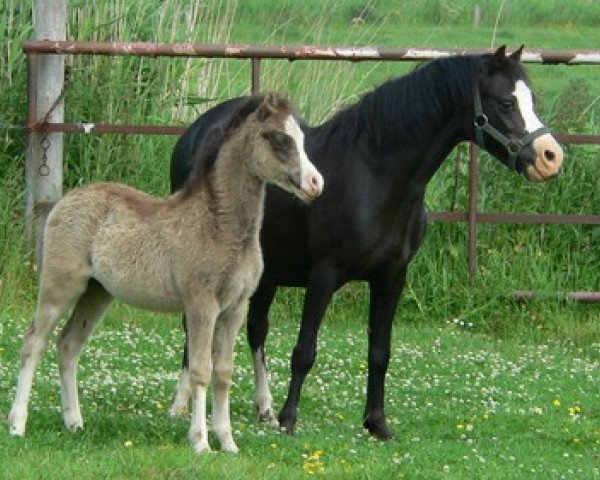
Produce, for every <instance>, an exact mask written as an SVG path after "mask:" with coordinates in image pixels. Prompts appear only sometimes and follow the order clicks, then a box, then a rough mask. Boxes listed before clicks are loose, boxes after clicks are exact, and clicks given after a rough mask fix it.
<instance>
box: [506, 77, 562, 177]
mask: <svg viewBox="0 0 600 480" xmlns="http://www.w3.org/2000/svg"><path fill="white" fill-rule="evenodd" d="M513 95H514V96H515V97H516V98H517V103H518V105H519V111H520V112H521V116H522V117H523V121H524V122H525V130H526V131H527V133H531V132H534V131H536V130H537V129H539V128H542V127H543V126H544V124H543V123H542V122H541V121H540V119H539V118H538V117H537V115H536V114H535V111H534V110H533V95H532V93H531V90H530V89H529V87H528V86H527V84H526V83H525V82H524V81H523V80H518V81H517V83H516V84H515V91H514V92H513ZM532 145H533V149H534V151H535V153H536V157H535V160H534V161H533V163H531V164H529V165H527V167H526V169H527V176H528V178H529V179H530V180H532V181H535V182H541V181H544V180H547V179H548V178H551V177H552V176H554V175H556V174H558V172H559V171H560V168H561V165H562V161H563V156H564V154H563V151H562V148H561V147H560V145H559V144H558V142H557V141H556V139H555V138H554V137H553V136H552V135H550V134H549V133H544V134H543V135H540V136H539V137H537V138H536V139H534V140H533V143H532Z"/></svg>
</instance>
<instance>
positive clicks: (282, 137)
mask: <svg viewBox="0 0 600 480" xmlns="http://www.w3.org/2000/svg"><path fill="white" fill-rule="evenodd" d="M253 115H254V117H255V122H252V123H253V127H254V126H256V132H255V134H254V139H255V141H256V144H255V145H254V149H253V159H252V161H253V164H254V168H255V171H256V172H257V174H258V175H259V177H260V178H261V179H262V180H264V181H266V182H269V183H273V184H275V185H277V186H279V187H281V188H283V189H284V190H287V191H289V192H292V193H293V194H294V195H296V196H297V197H298V198H300V199H302V200H304V201H310V200H313V199H314V198H316V197H318V196H319V195H320V194H321V192H322V190H323V177H322V176H321V174H320V173H319V171H318V170H317V169H316V168H315V166H314V165H313V164H312V163H311V162H310V160H309V159H308V156H307V155H306V152H305V150H304V133H303V132H302V130H301V129H300V126H299V125H298V122H297V121H296V119H295V117H294V114H293V111H292V109H291V106H290V103H289V102H288V100H286V99H285V98H283V97H281V96H279V95H277V94H274V93H267V94H266V95H265V96H264V100H263V101H262V103H261V104H260V105H259V106H258V108H257V109H256V112H255V113H254V114H253Z"/></svg>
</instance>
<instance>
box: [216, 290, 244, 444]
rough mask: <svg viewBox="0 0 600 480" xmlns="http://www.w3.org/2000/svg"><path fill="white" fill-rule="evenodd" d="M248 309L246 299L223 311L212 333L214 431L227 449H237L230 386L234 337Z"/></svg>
mask: <svg viewBox="0 0 600 480" xmlns="http://www.w3.org/2000/svg"><path fill="white" fill-rule="evenodd" d="M247 311H248V300H247V299H245V300H244V301H242V302H240V303H239V304H237V305H235V306H234V307H231V308H229V309H227V310H226V311H224V312H223V313H222V314H221V315H220V316H219V318H218V319H217V324H216V325H215V334H214V336H213V347H212V357H213V377H212V388H213V390H212V396H213V404H212V408H213V418H212V421H213V429H214V431H215V434H216V435H217V438H218V439H219V442H220V443H221V450H223V451H225V452H237V451H238V447H237V445H236V444H235V442H234V440H233V436H232V434H231V420H230V417H229V389H230V387H231V373H232V371H233V349H234V345H235V338H236V336H237V334H238V332H239V330H240V327H241V326H242V323H244V318H245V317H246V313H247Z"/></svg>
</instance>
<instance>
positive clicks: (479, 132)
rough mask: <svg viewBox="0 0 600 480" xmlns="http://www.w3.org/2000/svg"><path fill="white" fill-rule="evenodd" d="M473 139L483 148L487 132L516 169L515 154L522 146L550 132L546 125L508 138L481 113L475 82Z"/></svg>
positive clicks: (509, 163)
mask: <svg viewBox="0 0 600 480" xmlns="http://www.w3.org/2000/svg"><path fill="white" fill-rule="evenodd" d="M474 104H475V121H474V124H475V140H476V143H477V145H479V146H480V147H481V148H485V140H484V137H483V132H485V133H487V134H488V135H489V136H490V137H492V138H494V139H495V140H496V141H497V142H498V143H500V145H502V146H503V147H504V148H505V149H506V151H507V152H508V158H509V161H508V166H509V167H510V168H512V169H513V170H514V169H516V166H517V155H518V154H519V152H520V151H521V150H523V148H524V147H526V146H527V145H529V144H530V143H531V142H533V141H534V140H535V139H536V138H537V137H539V136H541V135H544V134H545V133H550V130H549V129H548V128H547V127H540V128H538V129H537V130H534V131H533V132H531V133H528V134H526V135H523V136H522V137H521V138H519V139H517V140H513V139H510V138H508V137H507V136H506V135H504V134H503V133H502V132H500V131H499V130H497V129H496V128H494V127H493V126H492V125H491V124H490V122H489V120H488V117H487V115H486V114H485V113H483V108H482V107H481V96H480V95H479V86H478V85H477V84H475V99H474Z"/></svg>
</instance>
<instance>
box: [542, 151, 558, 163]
mask: <svg viewBox="0 0 600 480" xmlns="http://www.w3.org/2000/svg"><path fill="white" fill-rule="evenodd" d="M544 158H545V159H546V160H548V161H549V162H553V161H554V159H555V158H556V154H555V153H554V152H553V151H552V150H544Z"/></svg>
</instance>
